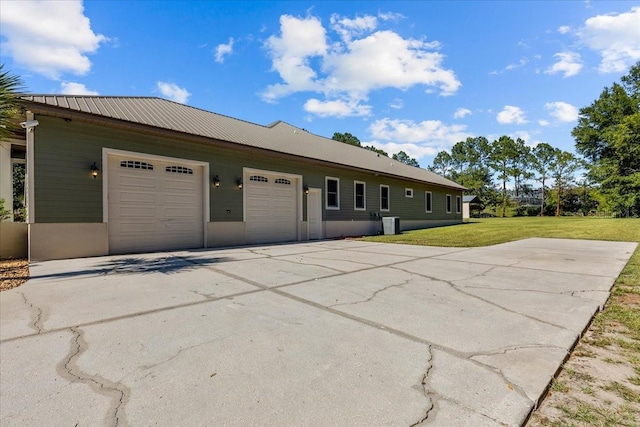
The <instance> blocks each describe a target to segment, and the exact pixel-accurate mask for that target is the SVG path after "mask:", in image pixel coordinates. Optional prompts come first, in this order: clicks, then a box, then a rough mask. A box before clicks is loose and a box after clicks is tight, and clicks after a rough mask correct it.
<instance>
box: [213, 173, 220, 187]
mask: <svg viewBox="0 0 640 427" xmlns="http://www.w3.org/2000/svg"><path fill="white" fill-rule="evenodd" d="M213 185H214V187H216V188H218V187H220V178H218V175H216V176H214V177H213Z"/></svg>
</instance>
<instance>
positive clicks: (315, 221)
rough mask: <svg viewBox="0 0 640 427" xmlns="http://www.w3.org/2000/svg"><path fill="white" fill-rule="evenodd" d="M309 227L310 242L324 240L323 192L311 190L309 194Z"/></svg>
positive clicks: (315, 189) (316, 189) (317, 189)
mask: <svg viewBox="0 0 640 427" xmlns="http://www.w3.org/2000/svg"><path fill="white" fill-rule="evenodd" d="M307 226H308V236H309V240H319V239H322V190H321V189H319V188H310V189H309V194H307Z"/></svg>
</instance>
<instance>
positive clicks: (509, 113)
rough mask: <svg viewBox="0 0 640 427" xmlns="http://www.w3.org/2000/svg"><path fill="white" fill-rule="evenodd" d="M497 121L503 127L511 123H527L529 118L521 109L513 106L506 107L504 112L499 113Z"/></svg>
mask: <svg viewBox="0 0 640 427" xmlns="http://www.w3.org/2000/svg"><path fill="white" fill-rule="evenodd" d="M497 120H498V123H500V124H502V125H506V124H511V123H517V124H523V123H527V118H526V117H525V114H524V111H522V110H521V109H520V108H519V107H514V106H513V105H505V106H504V108H503V109H502V111H500V112H499V113H498V116H497Z"/></svg>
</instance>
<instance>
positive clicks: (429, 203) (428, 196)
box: [424, 191, 433, 213]
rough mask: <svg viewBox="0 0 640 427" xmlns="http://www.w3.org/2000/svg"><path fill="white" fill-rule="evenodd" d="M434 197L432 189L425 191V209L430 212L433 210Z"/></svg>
mask: <svg viewBox="0 0 640 427" xmlns="http://www.w3.org/2000/svg"><path fill="white" fill-rule="evenodd" d="M432 199H433V195H432V194H431V191H425V192H424V210H425V212H428V213H431V212H433V205H432V203H433V202H432Z"/></svg>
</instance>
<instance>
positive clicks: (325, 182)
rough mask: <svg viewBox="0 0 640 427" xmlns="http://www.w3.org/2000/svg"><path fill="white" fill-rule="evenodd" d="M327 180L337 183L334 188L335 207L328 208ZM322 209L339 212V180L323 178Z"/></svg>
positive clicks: (328, 177) (329, 177) (330, 177)
mask: <svg viewBox="0 0 640 427" xmlns="http://www.w3.org/2000/svg"><path fill="white" fill-rule="evenodd" d="M329 180H332V181H336V182H337V188H336V203H337V206H329ZM324 195H325V197H324V208H325V209H327V210H333V211H339V210H340V178H336V177H333V176H325V177H324Z"/></svg>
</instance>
